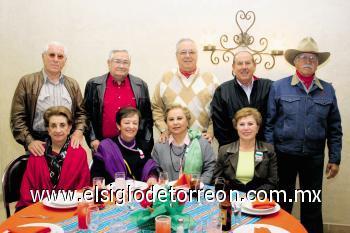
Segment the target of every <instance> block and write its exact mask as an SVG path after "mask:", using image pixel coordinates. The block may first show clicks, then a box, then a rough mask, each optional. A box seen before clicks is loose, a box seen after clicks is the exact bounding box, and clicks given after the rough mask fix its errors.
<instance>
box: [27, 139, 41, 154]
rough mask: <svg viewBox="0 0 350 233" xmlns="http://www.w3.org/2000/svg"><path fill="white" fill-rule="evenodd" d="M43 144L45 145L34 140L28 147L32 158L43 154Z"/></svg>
mask: <svg viewBox="0 0 350 233" xmlns="http://www.w3.org/2000/svg"><path fill="white" fill-rule="evenodd" d="M43 144H45V142H43V141H39V140H34V141H32V142H31V143H30V144H29V145H28V150H29V151H30V153H31V154H32V155H34V156H42V155H44V153H45V148H44V146H43Z"/></svg>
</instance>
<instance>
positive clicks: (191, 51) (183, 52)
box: [178, 50, 197, 56]
mask: <svg viewBox="0 0 350 233" xmlns="http://www.w3.org/2000/svg"><path fill="white" fill-rule="evenodd" d="M178 53H179V54H180V55H181V56H186V55H187V54H188V55H189V56H194V55H195V54H197V51H194V50H181V51H179V52H178Z"/></svg>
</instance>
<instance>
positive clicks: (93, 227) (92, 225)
mask: <svg viewBox="0 0 350 233" xmlns="http://www.w3.org/2000/svg"><path fill="white" fill-rule="evenodd" d="M88 214H89V216H90V218H89V220H90V222H89V223H88V225H89V230H90V231H91V232H97V229H98V226H99V224H100V209H99V208H98V207H97V206H90V207H89V208H88Z"/></svg>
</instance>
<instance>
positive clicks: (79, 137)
mask: <svg viewBox="0 0 350 233" xmlns="http://www.w3.org/2000/svg"><path fill="white" fill-rule="evenodd" d="M83 140H84V134H83V131H81V130H78V129H77V130H75V131H74V133H73V134H72V140H71V146H72V147H73V148H74V149H77V148H78V147H79V145H83Z"/></svg>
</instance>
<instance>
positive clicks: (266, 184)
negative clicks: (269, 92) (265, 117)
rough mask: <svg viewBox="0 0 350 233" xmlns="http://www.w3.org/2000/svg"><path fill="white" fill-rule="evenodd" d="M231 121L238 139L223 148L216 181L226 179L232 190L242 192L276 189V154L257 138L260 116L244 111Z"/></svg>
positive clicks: (245, 109) (251, 109) (216, 172)
mask: <svg viewBox="0 0 350 233" xmlns="http://www.w3.org/2000/svg"><path fill="white" fill-rule="evenodd" d="M232 122H233V126H234V127H235V128H236V129H237V132H238V136H239V140H237V141H235V142H232V143H230V144H227V145H224V146H221V147H220V149H219V155H218V160H217V163H216V167H215V171H214V179H215V178H217V177H223V178H225V180H226V181H227V182H228V184H229V186H230V189H235V190H240V191H243V192H247V191H249V190H256V191H258V190H265V191H268V190H272V189H275V188H276V186H277V182H278V176H277V158H276V154H275V151H274V149H273V146H272V145H271V144H268V143H265V142H262V141H259V140H257V139H256V135H257V133H258V131H259V127H260V125H261V123H262V118H261V114H260V113H259V111H258V110H257V109H255V108H249V107H246V108H242V109H241V110H239V111H237V112H236V114H235V117H234V119H233V120H232ZM214 179H213V180H214Z"/></svg>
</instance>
